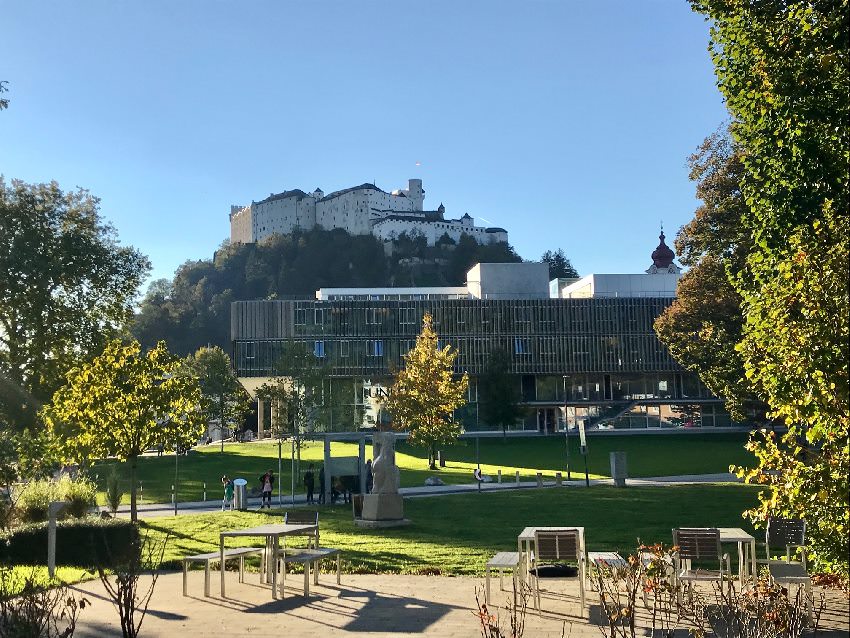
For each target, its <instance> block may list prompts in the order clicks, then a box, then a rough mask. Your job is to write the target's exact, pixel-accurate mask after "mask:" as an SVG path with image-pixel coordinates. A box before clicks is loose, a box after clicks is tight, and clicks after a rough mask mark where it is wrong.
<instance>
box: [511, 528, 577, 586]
mask: <svg viewBox="0 0 850 638" xmlns="http://www.w3.org/2000/svg"><path fill="white" fill-rule="evenodd" d="M565 529H574V530H577V531H578V538H579V550H580V553H581V554H582V555H584V554H585V551H584V528H583V527H575V526H570V525H566V526H564V525H559V526H557V527H526V528H525V529H523V530H522V531H521V532H520V534H519V536H517V539H516V546H517V551H518V552H519V555H520V558H522V557H523V556H525V557H526V558H525V560H524V561H523V562H524V564H525V565H524V567H523V579H524V582H526V583H527V582H528V576H529V569H531V567H530V563H531V545H532V543H534V534H535V533H536V532H537V531H538V530H539V531H541V532H556V531H560V530H565Z"/></svg>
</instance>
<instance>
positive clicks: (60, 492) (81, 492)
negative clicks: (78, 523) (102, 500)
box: [56, 476, 97, 518]
mask: <svg viewBox="0 0 850 638" xmlns="http://www.w3.org/2000/svg"><path fill="white" fill-rule="evenodd" d="M56 491H57V496H58V497H59V498H58V500H61V501H65V502H66V503H67V504H68V505H67V508H66V509H65V513H66V515H67V516H71V517H73V518H82V517H83V516H85V515H87V514H88V513H89V510H90V509H91V508H92V507H95V506H96V505H97V486H96V485H95V483H94V481H92V480H91V479H90V478H88V477H87V476H78V477H77V478H75V479H71V478H70V477H69V476H63V477H62V478H60V479H59V481H58V482H57V483H56Z"/></svg>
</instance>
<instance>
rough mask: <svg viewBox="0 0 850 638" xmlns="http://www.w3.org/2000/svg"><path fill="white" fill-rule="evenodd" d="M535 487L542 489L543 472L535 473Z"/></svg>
mask: <svg viewBox="0 0 850 638" xmlns="http://www.w3.org/2000/svg"><path fill="white" fill-rule="evenodd" d="M537 487H543V472H538V473H537Z"/></svg>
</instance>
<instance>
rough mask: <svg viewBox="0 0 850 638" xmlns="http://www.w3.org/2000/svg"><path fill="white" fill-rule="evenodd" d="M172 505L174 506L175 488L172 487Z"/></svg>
mask: <svg viewBox="0 0 850 638" xmlns="http://www.w3.org/2000/svg"><path fill="white" fill-rule="evenodd" d="M171 504H172V505H174V486H173V485H172V486H171Z"/></svg>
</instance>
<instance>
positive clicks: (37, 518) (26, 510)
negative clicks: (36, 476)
mask: <svg viewBox="0 0 850 638" xmlns="http://www.w3.org/2000/svg"><path fill="white" fill-rule="evenodd" d="M53 500H56V486H55V485H54V483H53V481H47V480H40V481H30V482H29V483H26V484H25V485H24V486H23V487H21V488H19V489H18V490H17V498H16V499H15V501H16V503H15V509H16V510H17V514H18V518H20V520H21V522H23V523H38V522H41V521H46V520H47V508H48V506H49V505H50V501H53Z"/></svg>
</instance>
